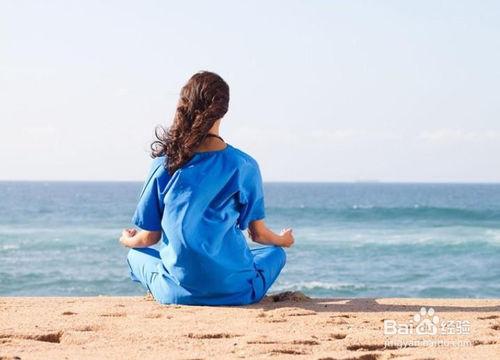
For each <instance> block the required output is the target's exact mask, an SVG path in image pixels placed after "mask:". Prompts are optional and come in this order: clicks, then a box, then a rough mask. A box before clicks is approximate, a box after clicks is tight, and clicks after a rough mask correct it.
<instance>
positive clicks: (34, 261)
mask: <svg viewBox="0 0 500 360" xmlns="http://www.w3.org/2000/svg"><path fill="white" fill-rule="evenodd" d="M141 186H142V184H141V183H138V182H0V295H3V296H42V295H53V296H60V295H64V296H66V295H68V296H87V295H141V294H144V293H145V291H144V290H143V289H142V288H141V287H140V285H138V284H137V283H133V282H132V281H130V280H129V278H128V268H127V265H126V261H125V257H126V253H127V250H126V249H125V248H123V247H121V246H120V244H119V242H118V237H119V235H120V233H121V229H123V228H125V227H129V226H130V219H131V217H132V214H133V212H134V209H135V205H136V202H137V198H138V195H139V191H140V189H141ZM264 188H265V196H266V197H265V202H266V212H267V222H268V224H269V225H270V227H272V228H274V229H275V230H277V231H279V230H280V229H282V228H284V227H292V228H293V229H294V234H295V239H296V244H295V246H294V247H292V248H290V249H288V250H287V254H288V262H287V265H286V267H285V269H284V270H283V272H282V274H281V276H280V277H279V279H278V281H277V282H276V283H275V284H274V285H273V287H272V288H271V292H276V291H284V290H300V291H303V292H304V293H306V294H307V295H310V296H316V297H429V298H440V297H449V298H500V184H395V183H394V184H392V183H266V184H265V185H264Z"/></svg>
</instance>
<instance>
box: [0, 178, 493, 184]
mask: <svg viewBox="0 0 500 360" xmlns="http://www.w3.org/2000/svg"><path fill="white" fill-rule="evenodd" d="M8 182H10V183H29V182H31V183H144V180H58V179H54V180H38V179H37V180H27V179H21V180H20V179H14V180H8V179H0V183H8ZM263 183H264V184H273V183H274V184H360V185H369V184H372V185H373V184H409V185H410V184H429V185H432V184H436V185H439V184H443V185H446V184H448V185H453V184H457V185H461V184H462V185H500V181H462V180H453V181H449V180H444V181H427V180H426V181H414V180H410V181H404V180H403V181H401V180H298V181H297V180H268V181H266V180H264V181H263Z"/></svg>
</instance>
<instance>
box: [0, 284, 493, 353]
mask: <svg viewBox="0 0 500 360" xmlns="http://www.w3.org/2000/svg"><path fill="white" fill-rule="evenodd" d="M289 295H290V294H288V295H285V296H283V295H281V296H275V297H274V298H273V297H268V298H266V299H265V300H264V301H263V302H261V303H259V304H256V305H252V306H245V307H192V306H177V305H168V306H166V305H159V304H157V303H156V302H154V301H152V300H151V299H148V298H147V297H101V296H99V297H79V298H76V297H75V298H71V297H36V298H35V297H33V298H29V297H25V298H23V297H17V298H16V297H0V359H23V360H24V359H120V360H123V359H155V360H157V359H325V360H326V359H358V360H375V359H377V360H378V359H422V360H423V359H500V300H471V299H464V300H462V299H308V298H305V297H302V296H289ZM422 307H425V308H426V309H429V308H430V307H432V308H433V309H434V314H432V315H433V316H430V317H429V319H431V321H432V318H433V317H434V316H438V317H439V321H440V323H439V325H438V326H439V327H443V326H445V328H446V329H447V330H446V333H440V332H438V333H437V334H435V335H434V334H427V335H422V334H413V335H403V334H399V335H385V334H384V320H391V321H396V322H397V323H398V324H408V323H409V322H410V321H415V320H412V319H414V315H415V314H417V313H419V312H420V311H421V308H422ZM426 316H428V314H426ZM423 318H424V316H422V319H423ZM447 323H448V325H449V326H446V324H447ZM443 324H444V325H443ZM457 324H459V325H464V324H465V327H463V328H462V329H461V330H464V329H465V330H467V326H468V327H469V331H462V332H463V333H462V334H457V333H456V332H458V331H450V329H452V328H453V327H456V325H457ZM441 330H442V329H440V331H441ZM450 332H452V333H450ZM453 332H455V334H453ZM419 341H420V342H419ZM422 341H428V342H427V343H422ZM440 342H441V343H440ZM401 344H407V346H409V347H406V348H399V346H401Z"/></svg>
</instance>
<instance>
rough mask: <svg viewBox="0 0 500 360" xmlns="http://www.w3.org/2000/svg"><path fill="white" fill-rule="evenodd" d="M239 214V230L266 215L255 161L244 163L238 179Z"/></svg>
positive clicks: (259, 175)
mask: <svg viewBox="0 0 500 360" xmlns="http://www.w3.org/2000/svg"><path fill="white" fill-rule="evenodd" d="M240 187H241V188H240V192H239V194H240V216H239V218H238V226H239V228H240V229H241V230H245V229H246V228H248V225H249V224H250V223H251V222H252V221H255V220H262V219H264V218H265V217H266V214H265V208H264V191H263V187H262V176H261V174H260V169H259V166H258V164H257V163H251V164H248V165H246V167H245V170H244V171H242V179H241V180H240Z"/></svg>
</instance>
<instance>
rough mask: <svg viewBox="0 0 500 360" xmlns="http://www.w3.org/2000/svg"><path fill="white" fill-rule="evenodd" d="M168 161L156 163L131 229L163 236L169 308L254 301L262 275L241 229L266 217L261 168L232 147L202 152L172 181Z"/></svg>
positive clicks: (163, 159)
mask: <svg viewBox="0 0 500 360" xmlns="http://www.w3.org/2000/svg"><path fill="white" fill-rule="evenodd" d="M164 162H165V158H164V157H159V158H156V159H155V160H154V161H153V165H152V168H151V171H150V174H149V176H148V179H147V180H146V183H145V185H144V187H143V189H142V193H141V196H140V200H139V204H138V206H137V209H136V211H135V214H134V217H133V223H134V224H135V225H137V226H138V227H139V228H141V229H144V230H149V231H161V232H162V241H163V243H164V246H163V247H162V249H161V250H160V256H161V259H162V264H163V268H162V269H159V271H160V272H161V274H162V276H163V277H164V279H165V281H166V283H167V284H168V294H169V295H168V297H169V299H167V300H168V302H169V303H183V304H208V305H218V304H248V303H252V302H254V301H255V300H256V299H255V296H256V295H255V290H254V282H256V281H257V280H258V276H259V275H258V272H257V270H256V268H255V265H254V261H253V255H252V253H251V252H250V249H249V247H248V244H247V242H246V238H245V236H244V235H243V233H242V230H245V229H246V228H247V227H248V224H249V223H250V222H252V221H254V220H259V219H263V218H264V216H265V213H264V195H263V190H262V178H261V175H260V171H259V166H258V164H257V162H256V161H255V160H254V159H253V158H252V157H251V156H249V155H247V154H245V153H244V152H243V151H241V150H238V149H236V148H235V147H233V146H231V145H227V146H226V148H224V149H223V150H217V151H208V152H201V153H196V154H195V155H194V157H193V158H192V159H191V160H190V161H189V162H188V163H186V164H185V165H184V166H182V167H181V168H180V169H178V170H177V171H175V173H174V174H173V175H172V176H171V175H169V173H168V171H167V170H166V169H165V168H164ZM256 286H258V285H256Z"/></svg>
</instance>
